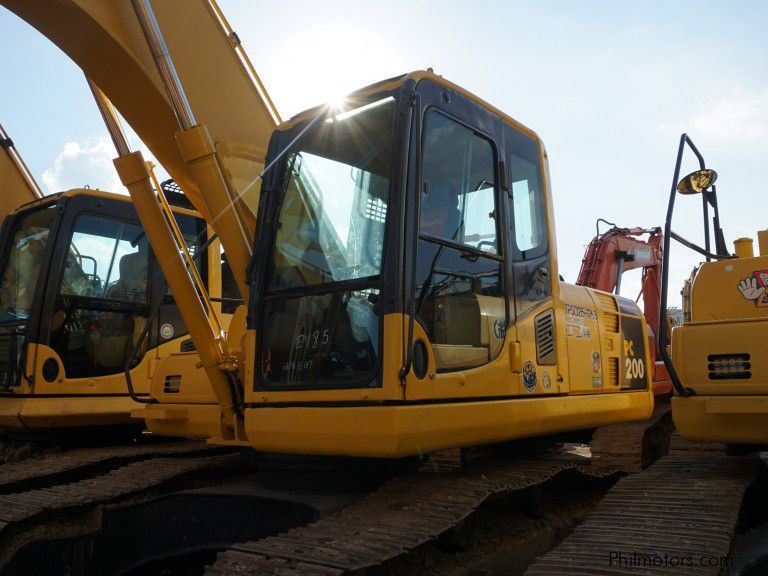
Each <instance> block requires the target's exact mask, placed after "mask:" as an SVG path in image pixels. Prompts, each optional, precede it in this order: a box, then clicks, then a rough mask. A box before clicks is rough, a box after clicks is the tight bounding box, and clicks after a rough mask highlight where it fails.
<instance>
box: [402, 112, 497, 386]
mask: <svg viewBox="0 0 768 576" xmlns="http://www.w3.org/2000/svg"><path fill="white" fill-rule="evenodd" d="M423 149H424V152H423V160H422V166H423V170H422V174H423V182H422V187H421V194H420V203H421V205H420V216H419V218H420V225H419V243H418V256H417V278H416V283H417V288H416V317H417V319H418V321H419V322H420V323H421V325H422V326H423V328H424V330H425V332H426V333H427V336H428V338H429V341H430V343H431V345H432V350H433V352H434V355H435V362H436V364H437V369H438V371H439V372H446V371H451V370H462V369H466V368H472V367H475V366H480V365H482V364H485V363H487V362H489V361H491V360H493V359H494V358H495V357H496V356H497V355H498V354H499V352H500V350H501V348H502V345H503V342H504V332H505V327H506V302H505V298H504V286H503V272H502V271H503V268H504V267H503V261H502V258H501V256H502V250H501V248H500V242H498V238H499V235H498V230H499V222H498V215H499V210H498V206H497V202H498V194H497V186H496V179H495V172H494V166H495V164H496V162H495V155H494V149H493V145H492V144H491V142H490V141H489V140H488V139H487V138H485V137H484V136H481V135H479V134H477V133H475V132H474V131H472V130H470V129H469V128H467V127H465V126H463V125H462V124H459V123H458V122H455V121H454V120H451V119H450V118H448V117H446V116H444V115H442V114H440V113H438V112H435V111H432V112H430V113H428V114H427V117H426V125H425V131H424V148H423Z"/></svg>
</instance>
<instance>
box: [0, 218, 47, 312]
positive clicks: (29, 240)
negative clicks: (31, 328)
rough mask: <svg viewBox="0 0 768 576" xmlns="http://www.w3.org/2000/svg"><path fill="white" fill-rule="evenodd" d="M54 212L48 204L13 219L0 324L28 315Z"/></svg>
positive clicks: (1, 291)
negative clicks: (16, 219)
mask: <svg viewBox="0 0 768 576" xmlns="http://www.w3.org/2000/svg"><path fill="white" fill-rule="evenodd" d="M57 211H58V208H57V207H56V206H55V205H54V206H49V207H47V208H43V209H41V210H35V211H32V212H28V213H27V214H24V215H21V216H20V217H19V219H18V221H17V222H16V225H15V226H14V230H13V232H12V235H11V236H10V247H9V248H8V251H7V252H6V254H7V259H6V262H5V266H4V269H3V276H2V283H1V284H0V323H3V324H5V323H12V322H23V321H25V320H26V319H27V317H28V316H29V313H30V310H31V309H32V305H33V303H34V296H35V288H36V287H37V278H38V276H39V274H40V268H41V266H42V263H43V259H44V257H45V247H46V243H47V242H48V236H49V235H50V231H51V225H52V223H53V219H54V218H55V216H56V213H57Z"/></svg>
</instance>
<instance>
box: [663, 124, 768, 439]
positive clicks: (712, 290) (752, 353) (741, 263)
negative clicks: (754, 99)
mask: <svg viewBox="0 0 768 576" xmlns="http://www.w3.org/2000/svg"><path fill="white" fill-rule="evenodd" d="M686 150H688V151H690V152H692V153H693V155H694V156H695V158H696V160H697V161H698V164H699V169H698V170H696V171H695V172H692V173H691V174H688V175H687V176H685V177H684V178H680V168H681V164H682V161H683V157H684V152H685V151H686ZM716 180H717V173H716V172H715V171H714V170H711V169H709V168H707V167H706V164H705V162H704V157H703V155H702V154H701V152H700V151H699V150H698V148H697V147H696V146H695V144H694V143H693V141H692V140H691V138H690V137H689V136H688V135H687V134H683V135H682V136H681V138H680V143H679V147H678V153H677V161H676V165H675V174H674V177H673V184H672V190H671V192H670V197H669V207H668V211H667V220H666V225H665V238H664V267H663V279H662V303H661V311H662V323H665V322H666V320H665V316H666V302H667V294H668V283H669V277H668V276H669V274H668V270H669V249H670V244H671V240H673V239H674V240H677V241H678V242H680V243H681V244H683V245H684V246H686V247H688V248H690V249H692V250H694V251H695V252H697V253H699V254H700V255H701V256H703V257H704V258H705V261H704V262H703V263H702V264H701V265H700V266H698V267H697V268H696V269H695V270H694V271H693V273H692V275H691V279H690V280H689V281H688V282H687V283H686V286H685V287H684V289H683V313H684V321H683V323H682V325H681V326H677V327H675V328H673V329H672V337H671V346H670V347H669V348H668V346H669V345H670V342H669V341H668V339H667V335H666V331H664V330H662V331H661V335H660V349H661V352H662V356H663V358H664V361H665V363H666V365H667V369H668V371H669V374H670V376H671V378H672V383H673V384H674V386H675V390H676V396H675V397H674V398H673V399H672V414H673V417H674V421H675V424H676V426H677V429H678V431H679V432H680V434H681V435H682V436H683V437H684V438H686V439H689V440H695V441H714V442H725V443H728V444H737V445H742V446H744V445H746V446H750V445H753V446H754V445H756V446H763V447H765V446H768V361H767V360H766V356H765V353H764V349H765V346H766V343H768V230H762V231H760V232H758V241H759V254H757V255H756V254H755V251H754V248H753V241H752V239H751V238H739V239H737V240H736V241H735V242H734V245H735V254H731V253H729V251H728V249H727V247H726V243H725V239H724V235H723V231H722V228H721V225H720V213H719V207H718V203H717V187H716V185H715V181H716ZM679 195H684V196H686V195H689V196H690V195H700V196H701V199H702V207H703V217H704V233H705V234H704V239H705V243H704V246H703V247H702V246H698V245H696V244H694V243H693V242H691V241H689V240H686V239H685V238H683V237H681V236H680V235H679V234H677V233H675V232H674V230H673V229H672V219H673V214H674V208H675V202H676V199H677V197H678V196H679ZM710 214H711V215H710ZM710 230H712V232H710Z"/></svg>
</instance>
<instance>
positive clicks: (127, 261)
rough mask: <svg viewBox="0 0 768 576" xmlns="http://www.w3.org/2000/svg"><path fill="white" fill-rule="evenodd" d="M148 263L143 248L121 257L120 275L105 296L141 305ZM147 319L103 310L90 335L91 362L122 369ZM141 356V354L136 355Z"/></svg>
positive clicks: (104, 366) (100, 365) (136, 314)
mask: <svg viewBox="0 0 768 576" xmlns="http://www.w3.org/2000/svg"><path fill="white" fill-rule="evenodd" d="M147 266H148V255H147V252H146V251H142V250H139V251H138V252H133V253H131V254H126V255H125V256H123V257H122V258H120V264H119V267H120V278H119V279H118V280H117V281H116V282H115V283H113V284H111V285H110V286H109V287H108V288H107V291H106V294H105V296H106V297H107V298H114V299H117V300H128V301H131V302H135V303H141V304H144V303H145V302H146V300H147ZM146 322H147V319H146V318H145V317H144V316H143V315H142V314H141V313H134V314H132V315H131V314H128V313H125V312H105V313H102V314H101V318H100V320H99V322H98V326H97V329H96V330H95V331H93V333H92V336H91V342H92V345H93V361H94V364H95V365H96V366H97V367H99V368H110V369H122V368H123V367H124V366H125V360H126V358H127V357H128V354H129V353H130V351H131V348H132V347H133V344H134V343H135V341H136V340H137V339H138V336H139V334H141V331H142V330H143V329H144V326H145V324H146ZM141 356H142V354H141V353H140V354H139V355H138V356H137V357H138V358H140V357H141Z"/></svg>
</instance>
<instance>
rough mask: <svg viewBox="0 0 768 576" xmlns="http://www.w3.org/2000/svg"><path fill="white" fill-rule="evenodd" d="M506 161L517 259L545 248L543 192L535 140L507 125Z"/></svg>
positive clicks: (536, 254)
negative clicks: (510, 190)
mask: <svg viewBox="0 0 768 576" xmlns="http://www.w3.org/2000/svg"><path fill="white" fill-rule="evenodd" d="M506 139H507V163H508V164H509V171H510V174H511V181H512V214H513V218H512V226H513V227H514V239H515V244H516V247H517V251H518V252H519V258H520V259H523V260H525V259H527V258H530V257H535V256H538V255H540V254H541V253H542V251H544V250H545V249H546V245H547V228H546V211H545V207H544V193H543V190H542V187H541V170H540V169H539V154H538V146H537V144H536V142H535V141H534V140H533V139H531V138H529V137H527V136H525V135H524V134H522V133H520V132H518V131H517V130H514V129H512V128H510V127H507V128H506Z"/></svg>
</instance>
